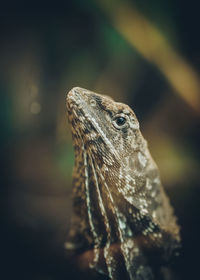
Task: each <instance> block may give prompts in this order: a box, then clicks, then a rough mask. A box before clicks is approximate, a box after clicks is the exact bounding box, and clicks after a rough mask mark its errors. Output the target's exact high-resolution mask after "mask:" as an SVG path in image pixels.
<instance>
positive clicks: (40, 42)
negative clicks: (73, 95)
mask: <svg viewBox="0 0 200 280" xmlns="http://www.w3.org/2000/svg"><path fill="white" fill-rule="evenodd" d="M17 3H18V2H17ZM67 3H68V4H65V6H62V7H60V8H58V7H59V6H58V5H55V4H54V6H53V5H51V4H50V3H48V4H46V5H42V4H40V5H38V7H37V8H36V5H35V7H34V8H33V7H32V8H24V6H23V5H21V6H20V5H19V3H18V4H16V5H15V7H14V5H10V7H8V6H7V7H6V6H5V7H4V5H2V6H1V8H0V93H1V102H0V113H1V123H2V125H1V159H2V163H3V164H2V165H1V176H0V178H1V179H0V181H1V206H2V208H1V230H0V232H1V239H0V240H1V249H0V252H1V253H0V254H1V259H2V261H1V265H2V268H1V272H0V278H1V279H13V278H14V279H30V280H40V279H42V280H60V279H71V277H72V276H71V275H72V273H74V271H72V270H73V268H72V267H71V265H69V262H68V260H67V259H66V256H65V251H64V246H63V244H64V242H65V240H66V235H67V231H68V228H69V221H70V215H71V172H72V168H73V162H74V158H73V149H72V143H71V133H70V129H69V126H68V124H67V117H66V109H65V97H66V93H67V92H68V91H69V90H70V89H71V88H72V87H74V86H80V87H85V88H88V89H90V90H93V91H97V92H99V93H103V94H108V95H111V96H112V97H113V98H115V99H116V100H118V101H122V102H125V103H128V104H129V105H130V106H131V107H132V108H133V109H134V111H135V112H136V114H137V116H138V119H139V121H140V124H141V129H142V132H143V135H144V136H145V138H146V139H147V140H148V142H149V147H150V150H151V153H152V155H153V157H154V159H155V160H156V162H157V164H158V166H159V168H160V171H161V176H162V181H163V185H164V186H165V189H166V191H167V193H168V194H169V196H170V199H171V201H172V204H173V206H174V208H175V212H176V214H177V216H178V220H179V223H180V225H181V228H182V230H181V235H182V239H183V249H182V252H181V255H180V257H179V258H178V259H177V260H176V262H175V263H174V270H175V274H176V277H177V279H198V278H199V252H200V246H199V245H200V242H199V239H200V224H199V223H200V215H199V214H200V208H199V205H200V200H199V196H200V185H199V183H200V170H199V156H200V149H199V143H200V126H199V124H200V118H199V116H200V102H199V100H200V97H199V94H200V90H199V89H200V87H199V84H200V82H199V74H200V73H199V71H200V40H199V26H200V21H199V9H198V1H194V0H192V1H189V2H188V1H187V2H186V1H185V2H184V1H180V0H168V1H164V0H159V1H158V0H156V1H151V0H150V1H146V0H145V1H139V0H138V1H131V0H130V1H128V0H126V1H123V0H121V1H119V0H116V1H103V0H102V1H98V0H96V1H90V0H85V1H78V0H75V1H68V2H67ZM75 269H76V268H75ZM74 277H75V276H73V278H74ZM77 277H78V276H77Z"/></svg>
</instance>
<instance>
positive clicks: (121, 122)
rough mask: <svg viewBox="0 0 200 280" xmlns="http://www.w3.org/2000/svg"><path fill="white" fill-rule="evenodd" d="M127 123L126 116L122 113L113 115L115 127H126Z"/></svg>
mask: <svg viewBox="0 0 200 280" xmlns="http://www.w3.org/2000/svg"><path fill="white" fill-rule="evenodd" d="M127 123H128V120H127V116H126V115H124V114H119V115H117V116H115V117H114V119H113V125H114V127H115V128H117V129H121V128H124V127H126V126H127Z"/></svg>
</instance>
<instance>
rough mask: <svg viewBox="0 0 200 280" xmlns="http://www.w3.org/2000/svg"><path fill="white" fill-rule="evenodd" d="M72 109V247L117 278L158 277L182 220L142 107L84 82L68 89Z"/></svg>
mask: <svg viewBox="0 0 200 280" xmlns="http://www.w3.org/2000/svg"><path fill="white" fill-rule="evenodd" d="M67 111H68V117H69V122H70V124H71V129H72V137H73V143H74V149H75V167H74V171H73V202H74V213H73V217H72V222H71V228H70V232H69V236H68V239H67V242H66V248H67V251H68V252H71V253H72V254H79V253H82V254H83V255H84V256H85V257H86V259H87V264H88V266H89V267H90V268H91V269H95V270H96V271H98V272H100V273H104V274H106V275H107V276H108V277H109V278H110V279H134V280H135V279H136V280H139V279H140V280H142V279H144V280H148V279H149V280H150V279H156V275H157V271H158V270H159V267H160V266H161V265H165V264H166V263H167V261H168V260H169V259H170V257H171V256H173V254H174V252H175V251H176V249H177V248H179V246H180V235H179V226H178V225H177V222H176V217H175V216H174V214H173V209H172V207H171V205H170V203H169V200H168V198H167V196H166V194H165V192H164V189H163V187H162V184H161V181H160V176H159V171H158V168H157V166H156V164H155V163H154V161H153V159H152V157H151V155H150V153H149V150H148V147H147V142H146V141H145V140H144V138H143V136H142V135H141V132H140V130H139V123H138V120H137V118H136V116H135V114H134V112H133V111H132V110H131V109H130V108H129V107H128V106H127V105H125V104H122V103H117V102H115V101H114V100H112V99H111V98H109V97H107V96H103V95H99V94H97V93H94V92H91V91H89V90H86V89H82V88H73V89H72V90H71V91H70V92H69V94H68V95H67ZM84 252H85V253H84ZM87 252H90V254H88V253H87ZM163 276H164V275H163Z"/></svg>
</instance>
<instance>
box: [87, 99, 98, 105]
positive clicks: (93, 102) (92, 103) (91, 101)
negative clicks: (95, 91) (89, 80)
mask: <svg viewBox="0 0 200 280" xmlns="http://www.w3.org/2000/svg"><path fill="white" fill-rule="evenodd" d="M89 103H90V105H91V106H92V107H95V106H96V105H97V102H96V100H94V99H90V101H89Z"/></svg>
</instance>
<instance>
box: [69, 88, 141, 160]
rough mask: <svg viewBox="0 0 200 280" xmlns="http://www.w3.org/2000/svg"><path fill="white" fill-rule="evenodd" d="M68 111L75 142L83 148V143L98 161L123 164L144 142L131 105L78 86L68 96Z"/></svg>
mask: <svg viewBox="0 0 200 280" xmlns="http://www.w3.org/2000/svg"><path fill="white" fill-rule="evenodd" d="M67 109H68V116H69V121H70V122H71V126H72V134H73V138H74V142H76V143H77V145H78V146H79V147H80V141H83V142H84V145H85V147H86V148H87V149H88V150H90V151H91V152H92V153H93V156H95V155H98V159H99V157H101V156H102V160H104V161H105V160H106V159H107V160H109V158H112V159H113V158H115V161H116V162H117V161H121V160H122V159H123V158H124V157H125V156H126V155H129V154H130V153H131V152H132V151H133V150H134V149H137V147H138V145H139V143H141V139H140V141H139V140H138V135H140V133H139V123H138V120H137V118H136V116H135V114H134V112H133V111H132V110H131V108H130V107H129V106H128V105H125V104H122V103H118V102H115V101H114V100H113V99H111V98H110V97H108V96H104V95H99V94H97V93H94V92H91V91H89V90H86V89H83V88H79V87H75V88H73V89H72V90H71V91H70V92H69V93H68V95H67ZM138 142H139V143H138Z"/></svg>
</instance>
